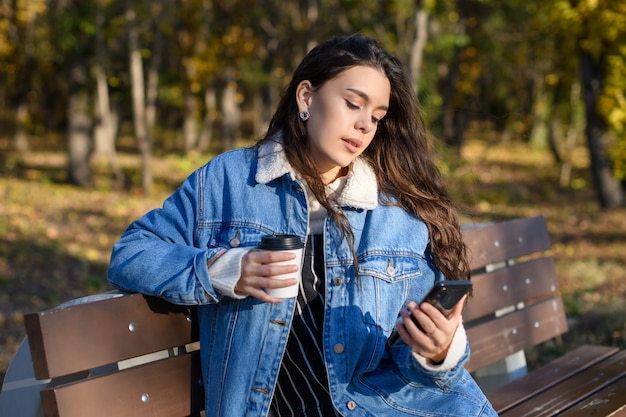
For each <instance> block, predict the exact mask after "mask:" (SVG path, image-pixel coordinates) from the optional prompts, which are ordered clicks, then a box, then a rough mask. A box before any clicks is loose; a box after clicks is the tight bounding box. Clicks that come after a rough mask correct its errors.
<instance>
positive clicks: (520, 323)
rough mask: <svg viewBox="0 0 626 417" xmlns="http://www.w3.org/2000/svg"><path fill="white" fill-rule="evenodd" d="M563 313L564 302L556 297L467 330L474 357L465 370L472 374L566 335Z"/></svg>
mask: <svg viewBox="0 0 626 417" xmlns="http://www.w3.org/2000/svg"><path fill="white" fill-rule="evenodd" d="M564 311H565V309H564V307H563V301H562V300H561V298H560V297H555V298H551V299H547V300H545V301H542V302H539V303H536V304H533V305H531V306H528V307H526V308H524V309H522V310H518V311H515V312H513V313H511V314H507V315H505V316H502V317H499V318H496V319H494V320H491V321H489V322H486V323H482V324H478V325H476V326H474V327H470V328H468V329H467V337H468V339H469V342H470V346H471V348H472V354H471V357H470V360H469V362H468V363H467V365H466V369H467V370H468V371H470V372H473V371H475V370H476V369H479V368H482V367H484V366H487V365H489V364H492V363H494V362H497V361H499V360H501V359H504V358H505V357H507V356H509V355H511V354H512V353H515V352H517V351H520V350H523V349H526V348H529V347H532V346H535V345H537V344H539V343H542V342H545V341H547V340H549V339H551V338H554V337H556V336H558V335H561V334H563V333H565V332H566V331H567V322H566V320H565V312H564Z"/></svg>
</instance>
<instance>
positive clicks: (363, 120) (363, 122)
mask: <svg viewBox="0 0 626 417" xmlns="http://www.w3.org/2000/svg"><path fill="white" fill-rule="evenodd" d="M355 128H356V129H357V130H360V131H362V132H363V133H368V132H370V131H371V130H372V129H373V128H374V122H373V121H372V116H362V117H359V118H358V120H357V121H356V124H355Z"/></svg>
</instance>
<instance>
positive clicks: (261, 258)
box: [235, 250, 298, 304]
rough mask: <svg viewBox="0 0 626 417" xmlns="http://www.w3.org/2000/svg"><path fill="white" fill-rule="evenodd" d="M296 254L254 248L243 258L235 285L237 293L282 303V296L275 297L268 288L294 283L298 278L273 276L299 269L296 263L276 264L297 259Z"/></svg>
mask: <svg viewBox="0 0 626 417" xmlns="http://www.w3.org/2000/svg"><path fill="white" fill-rule="evenodd" d="M295 257H296V255H295V254H294V253H292V252H288V251H266V250H252V251H250V252H248V253H246V254H245V255H244V256H243V258H242V259H241V277H240V278H239V281H237V284H236V285H235V292H236V293H237V294H245V295H249V296H252V297H255V298H257V299H259V300H261V301H265V302H267V303H273V304H277V303H281V302H282V301H283V299H282V298H274V297H271V296H270V295H268V294H267V293H266V292H265V289H266V288H283V287H289V286H290V285H294V284H296V282H297V279H296V278H288V279H274V278H272V277H273V276H276V275H281V274H289V273H293V272H297V271H298V266H296V265H275V263H276V262H284V261H290V260H293V259H295Z"/></svg>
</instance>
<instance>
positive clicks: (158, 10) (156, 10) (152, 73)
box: [146, 1, 169, 137]
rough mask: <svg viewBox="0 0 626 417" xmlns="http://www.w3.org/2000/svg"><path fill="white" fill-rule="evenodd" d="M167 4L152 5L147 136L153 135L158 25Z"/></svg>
mask: <svg viewBox="0 0 626 417" xmlns="http://www.w3.org/2000/svg"><path fill="white" fill-rule="evenodd" d="M168 5H169V2H166V1H159V2H154V3H152V7H153V15H154V16H155V17H154V19H155V21H156V23H155V27H154V32H155V33H154V44H153V47H152V59H151V60H150V65H149V66H148V90H147V91H146V125H147V129H148V132H149V136H150V137H152V135H153V133H154V126H155V124H156V118H157V97H158V93H159V68H160V67H161V61H162V58H163V31H162V30H161V27H160V23H161V22H162V20H163V19H164V18H165V16H166V10H167V7H168Z"/></svg>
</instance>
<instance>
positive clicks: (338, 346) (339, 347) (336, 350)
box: [333, 343, 345, 353]
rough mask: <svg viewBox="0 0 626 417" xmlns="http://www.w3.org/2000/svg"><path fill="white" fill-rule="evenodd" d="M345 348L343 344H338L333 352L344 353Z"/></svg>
mask: <svg viewBox="0 0 626 417" xmlns="http://www.w3.org/2000/svg"><path fill="white" fill-rule="evenodd" d="M344 349H345V348H344V346H343V345H342V344H341V343H337V344H336V345H335V346H334V347H333V350H334V351H335V353H343V351H344Z"/></svg>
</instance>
